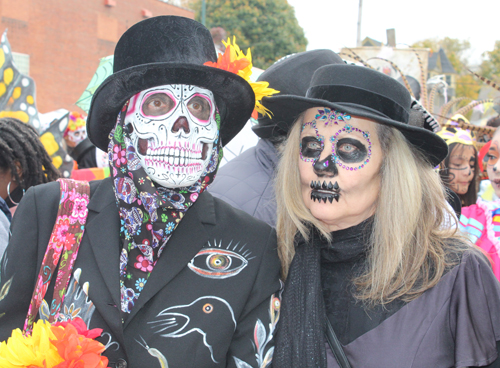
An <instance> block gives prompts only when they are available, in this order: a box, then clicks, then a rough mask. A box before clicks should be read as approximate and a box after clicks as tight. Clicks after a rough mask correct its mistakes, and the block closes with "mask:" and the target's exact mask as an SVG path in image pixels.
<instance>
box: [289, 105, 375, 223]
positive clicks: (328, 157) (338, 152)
mask: <svg viewBox="0 0 500 368" xmlns="http://www.w3.org/2000/svg"><path fill="white" fill-rule="evenodd" d="M322 112H323V113H322ZM325 113H327V116H330V118H329V119H328V118H327V119H323V118H322V116H324V115H325ZM332 114H336V115H332ZM303 122H304V123H303V127H302V132H301V135H300V157H299V172H300V179H301V188H302V190H301V191H302V199H303V201H304V204H305V205H306V207H307V208H308V209H309V210H310V211H311V213H312V215H313V216H314V217H316V218H317V219H318V220H320V221H322V222H323V223H324V224H326V225H327V226H328V227H329V228H330V230H332V231H334V230H340V229H344V228H347V227H350V226H354V225H357V224H359V223H360V222H362V221H363V220H365V219H367V218H368V217H370V216H371V215H373V213H374V211H375V203H376V200H377V196H378V192H379V189H380V177H379V172H380V166H381V165H382V150H381V147H380V143H379V141H378V137H377V123H374V122H372V121H371V120H369V119H364V118H358V117H354V116H353V117H348V116H345V115H342V114H339V113H338V112H332V111H331V110H330V111H328V109H325V108H312V109H309V110H307V111H306V113H305V115H304V120H303Z"/></svg>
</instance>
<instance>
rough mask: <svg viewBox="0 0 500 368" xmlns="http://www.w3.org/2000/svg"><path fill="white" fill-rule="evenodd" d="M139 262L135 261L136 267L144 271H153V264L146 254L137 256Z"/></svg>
mask: <svg viewBox="0 0 500 368" xmlns="http://www.w3.org/2000/svg"><path fill="white" fill-rule="evenodd" d="M136 259H137V262H135V263H134V267H135V268H137V269H138V270H141V271H142V272H151V271H153V264H152V263H151V262H150V261H149V260H147V259H146V258H145V257H144V256H141V255H139V256H137V258H136Z"/></svg>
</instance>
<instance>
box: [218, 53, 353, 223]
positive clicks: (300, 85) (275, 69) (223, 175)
mask: <svg viewBox="0 0 500 368" xmlns="http://www.w3.org/2000/svg"><path fill="white" fill-rule="evenodd" d="M341 63H343V61H342V59H341V58H340V57H339V56H338V55H337V54H336V53H334V52H333V51H331V50H311V51H305V52H301V53H298V54H292V55H289V56H286V57H284V58H282V59H280V60H278V61H277V62H276V63H274V64H273V65H271V66H270V67H269V68H268V69H267V70H266V71H265V72H264V73H262V74H261V75H260V76H259V78H258V80H259V81H260V80H263V81H266V82H268V83H269V87H271V88H274V89H276V90H278V91H280V94H282V95H297V96H305V94H306V91H307V88H308V86H309V81H310V80H311V77H312V75H313V73H314V71H315V70H316V69H318V68H319V67H321V66H323V65H327V64H341ZM291 76H293V78H292V77H291ZM275 96H276V95H274V96H270V97H268V99H271V100H272V99H273V98H274V97H275ZM263 105H264V106H266V103H265V102H263ZM282 121H283V117H282V116H280V114H279V113H272V114H271V115H270V116H268V115H259V119H258V124H257V125H255V126H253V127H252V130H253V131H254V132H255V134H257V135H258V136H259V137H260V139H259V141H258V143H257V145H256V146H255V147H252V148H250V149H248V150H246V151H245V152H243V153H242V154H241V155H239V156H238V157H236V158H234V159H232V160H231V161H229V162H228V163H227V164H226V165H225V166H224V167H222V168H221V169H220V170H219V173H218V174H217V178H216V179H215V180H214V183H213V185H212V186H211V187H210V189H209V191H210V193H212V194H213V195H214V196H215V197H218V198H220V199H222V200H224V201H226V202H227V203H229V204H230V205H231V206H233V207H235V208H238V209H240V210H243V211H245V212H247V213H248V214H250V215H252V216H254V217H256V218H258V219H259V220H262V221H265V222H267V223H268V224H269V225H271V226H273V227H275V226H276V199H275V194H274V186H273V179H274V176H275V171H276V166H277V163H278V147H279V145H280V144H281V143H282V142H283V140H284V139H285V137H286V135H287V133H288V128H287V127H288V126H289V125H290V124H289V123H290V122H288V124H286V123H285V124H283V122H282Z"/></svg>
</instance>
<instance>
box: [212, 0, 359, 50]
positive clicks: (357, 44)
mask: <svg viewBox="0 0 500 368" xmlns="http://www.w3.org/2000/svg"><path fill="white" fill-rule="evenodd" d="M203 2H205V0H203ZM362 8H363V0H359V9H358V29H357V33H356V47H361V9H362Z"/></svg>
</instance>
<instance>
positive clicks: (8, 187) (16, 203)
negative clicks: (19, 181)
mask: <svg viewBox="0 0 500 368" xmlns="http://www.w3.org/2000/svg"><path fill="white" fill-rule="evenodd" d="M10 183H12V180H11V181H9V184H7V196H8V197H9V199H10V201H11V202H12V203H13V204H14V205H15V206H17V205H18V204H19V202H14V200H13V199H12V197H11V196H10ZM25 192H26V191H25V190H24V189H23V196H24V193H25Z"/></svg>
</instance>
